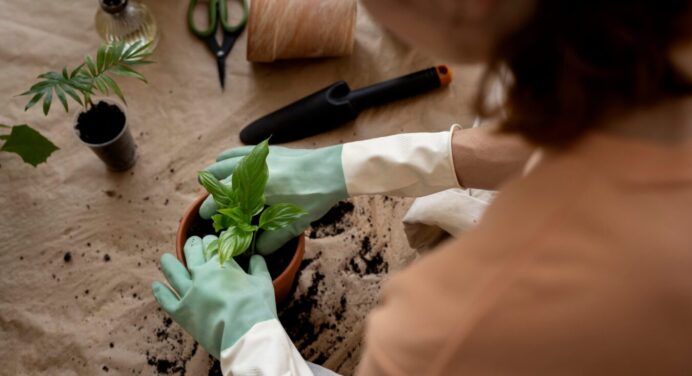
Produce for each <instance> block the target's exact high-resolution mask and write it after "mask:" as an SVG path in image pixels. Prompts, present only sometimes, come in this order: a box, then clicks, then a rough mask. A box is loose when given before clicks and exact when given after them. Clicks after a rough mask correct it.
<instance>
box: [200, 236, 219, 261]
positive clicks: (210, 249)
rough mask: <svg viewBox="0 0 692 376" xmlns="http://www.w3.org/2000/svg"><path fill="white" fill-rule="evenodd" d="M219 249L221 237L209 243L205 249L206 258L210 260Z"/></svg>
mask: <svg viewBox="0 0 692 376" xmlns="http://www.w3.org/2000/svg"><path fill="white" fill-rule="evenodd" d="M218 251H219V239H214V240H212V241H211V243H209V244H207V248H205V249H204V259H205V260H209V259H210V258H212V256H214V253H216V252H218Z"/></svg>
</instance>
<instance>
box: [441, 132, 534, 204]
mask: <svg viewBox="0 0 692 376" xmlns="http://www.w3.org/2000/svg"><path fill="white" fill-rule="evenodd" d="M534 149H535V148H534V147H532V146H531V145H529V144H528V143H527V142H525V141H524V140H522V139H521V138H520V137H519V136H515V135H506V134H502V133H498V131H497V127H495V126H487V127H479V128H470V129H463V130H457V131H455V132H454V135H453V136H452V158H453V160H454V169H455V171H456V174H457V179H458V180H459V183H460V184H461V185H462V186H463V187H465V188H476V189H489V190H496V189H497V188H498V187H499V186H500V185H502V183H504V182H506V181H507V180H509V179H510V178H511V177H513V176H518V175H520V174H521V172H522V169H523V167H524V165H525V164H526V162H527V161H528V159H529V156H530V155H531V153H532V152H533V150H534Z"/></svg>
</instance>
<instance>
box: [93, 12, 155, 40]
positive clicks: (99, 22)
mask: <svg viewBox="0 0 692 376" xmlns="http://www.w3.org/2000/svg"><path fill="white" fill-rule="evenodd" d="M98 2H99V5H100V8H99V9H98V10H97V11H96V17H95V21H96V31H97V32H98V33H99V35H100V36H101V39H103V40H104V41H106V42H109V43H110V42H117V41H124V42H125V44H126V45H127V46H129V45H131V44H133V43H135V42H143V43H150V42H151V47H149V49H150V50H151V51H154V49H155V48H156V45H157V44H158V42H159V31H158V28H157V27H156V20H154V16H153V15H152V14H151V11H149V8H147V6H146V5H144V4H142V3H139V2H138V1H137V0H98Z"/></svg>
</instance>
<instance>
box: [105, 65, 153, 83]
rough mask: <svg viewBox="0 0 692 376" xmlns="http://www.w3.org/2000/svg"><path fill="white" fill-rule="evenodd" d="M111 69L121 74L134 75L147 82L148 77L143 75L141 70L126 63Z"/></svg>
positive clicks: (114, 72)
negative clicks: (138, 70)
mask: <svg viewBox="0 0 692 376" xmlns="http://www.w3.org/2000/svg"><path fill="white" fill-rule="evenodd" d="M109 71H110V72H112V73H113V74H117V75H119V76H126V77H134V78H136V79H138V80H141V81H144V82H147V79H146V78H144V76H142V75H141V74H140V73H139V72H137V71H136V70H134V69H132V68H130V67H128V66H126V65H116V66H114V67H112V68H110V69H109Z"/></svg>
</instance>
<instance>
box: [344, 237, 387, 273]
mask: <svg viewBox="0 0 692 376" xmlns="http://www.w3.org/2000/svg"><path fill="white" fill-rule="evenodd" d="M348 265H349V268H350V269H351V271H353V272H354V273H357V274H359V275H361V276H363V275H366V274H381V273H386V272H388V271H389V264H388V263H387V261H384V257H382V252H378V251H376V250H374V249H373V247H372V243H371V242H370V237H369V236H366V237H364V238H363V240H362V241H361V245H360V250H359V251H358V255H357V256H356V257H354V258H352V259H351V260H350V261H349V263H348Z"/></svg>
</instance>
